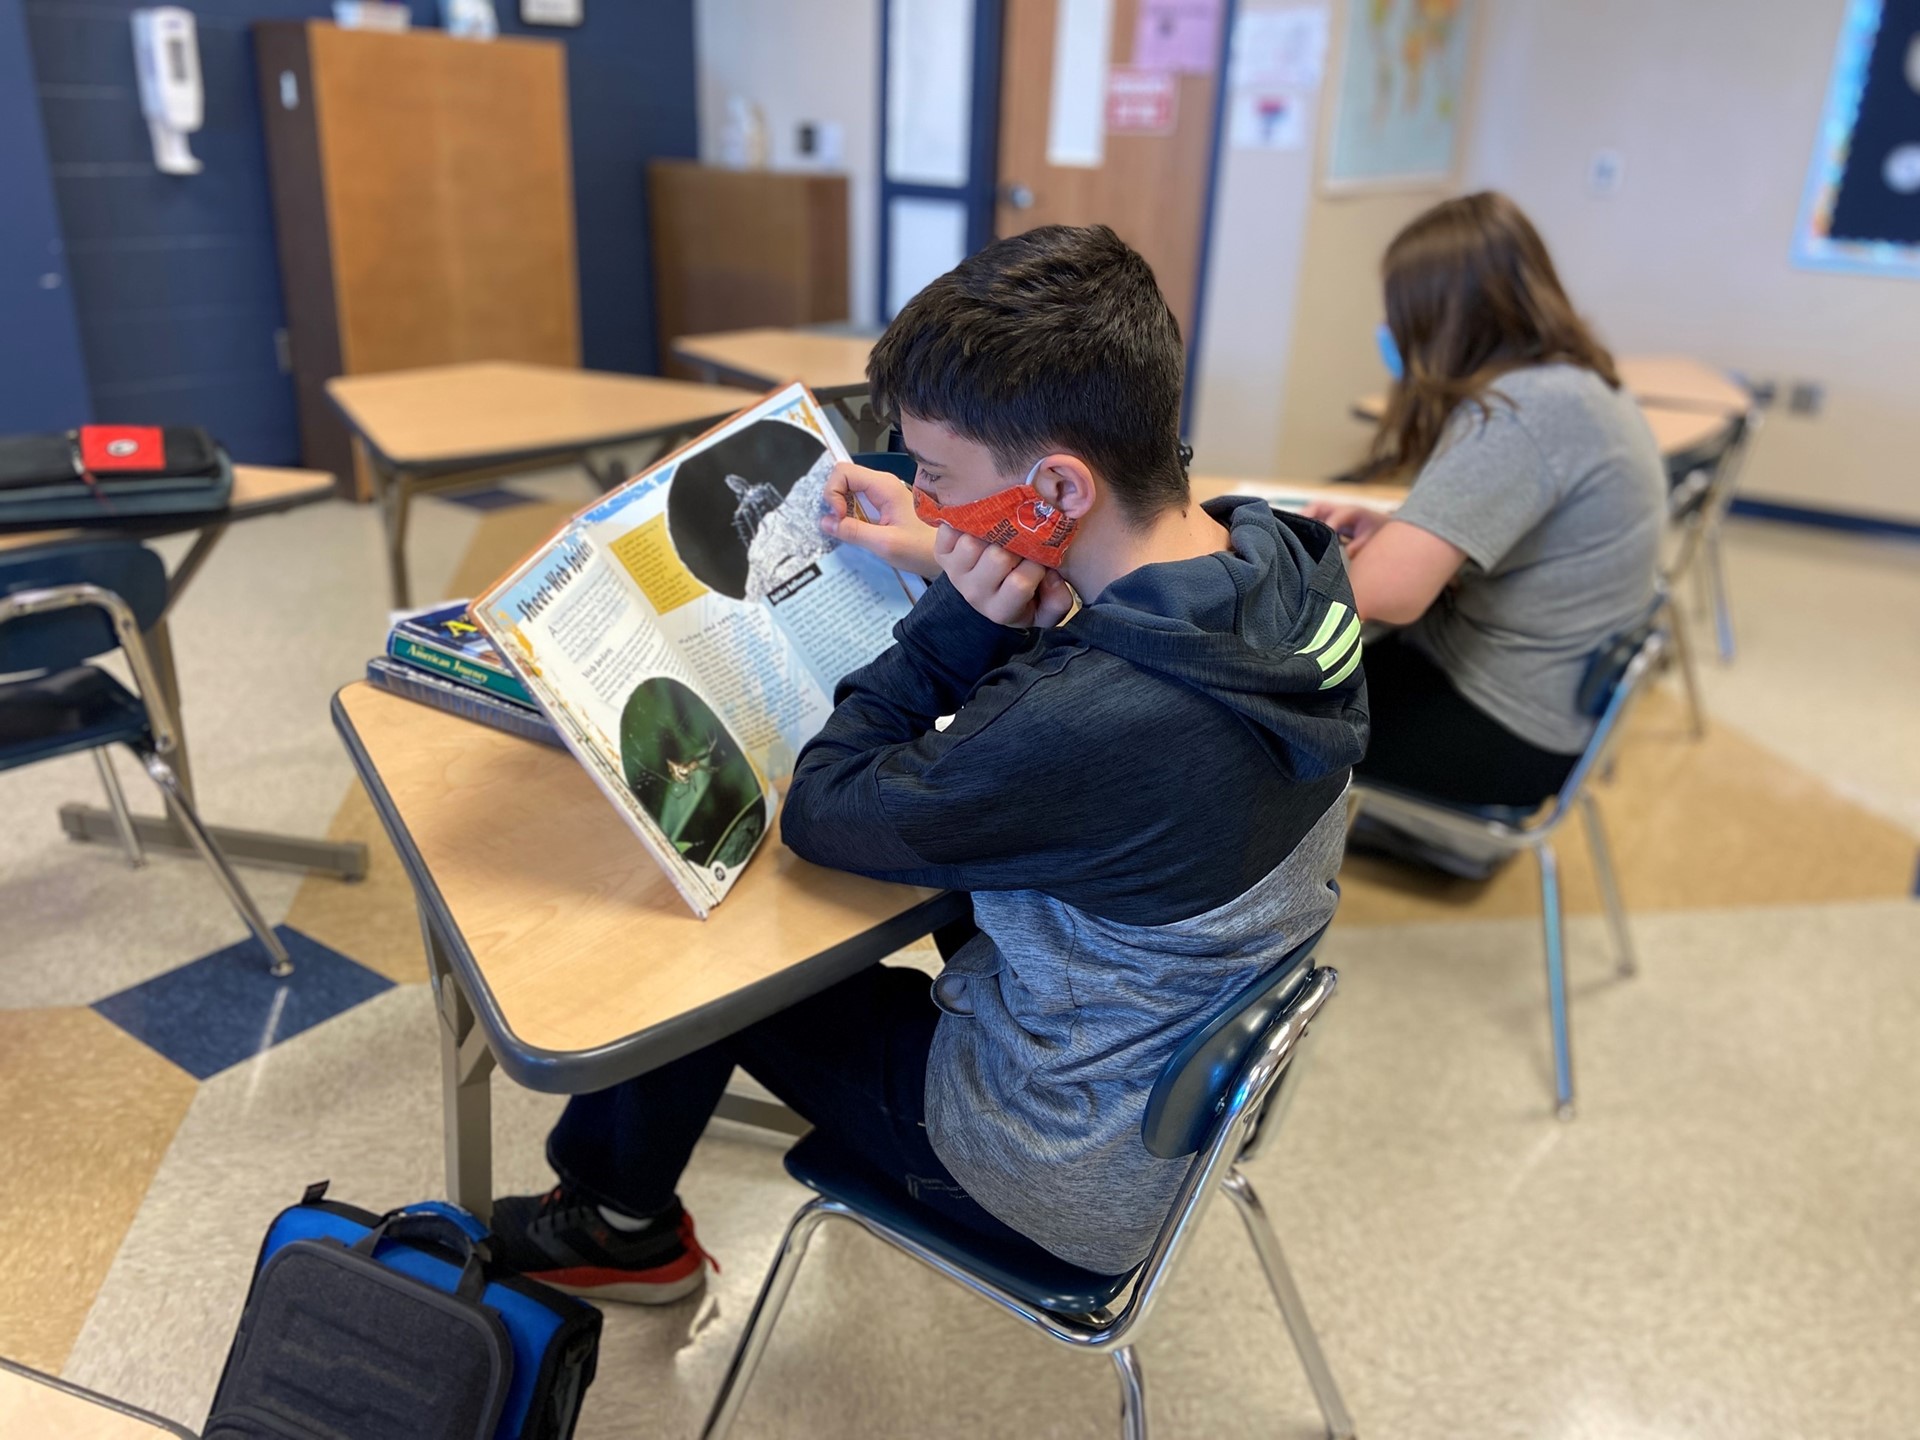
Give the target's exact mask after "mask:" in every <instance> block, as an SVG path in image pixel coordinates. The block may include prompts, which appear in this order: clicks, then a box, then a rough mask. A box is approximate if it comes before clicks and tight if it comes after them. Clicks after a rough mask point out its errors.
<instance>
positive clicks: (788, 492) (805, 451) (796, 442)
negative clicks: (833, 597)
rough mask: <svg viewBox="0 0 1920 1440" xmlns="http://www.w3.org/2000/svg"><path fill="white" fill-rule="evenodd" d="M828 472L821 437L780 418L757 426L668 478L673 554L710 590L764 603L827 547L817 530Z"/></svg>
mask: <svg viewBox="0 0 1920 1440" xmlns="http://www.w3.org/2000/svg"><path fill="white" fill-rule="evenodd" d="M832 472H833V456H832V455H831V454H830V453H829V452H828V450H827V447H826V446H825V445H823V444H821V442H820V439H819V437H818V436H816V435H814V434H812V433H811V432H810V431H807V430H805V429H802V428H801V427H800V426H798V425H792V424H789V423H787V422H786V421H784V420H759V421H756V422H755V423H753V424H751V425H749V426H747V427H746V428H745V429H743V430H741V431H739V432H738V433H737V434H733V435H729V436H727V437H726V438H725V439H724V440H721V441H719V442H718V443H717V444H715V445H713V446H712V447H710V448H709V449H706V450H703V451H701V452H700V453H699V454H697V455H689V456H688V457H687V458H686V460H685V461H683V462H682V463H681V465H680V468H679V469H678V470H676V471H675V472H674V476H673V480H672V482H671V485H670V487H669V489H668V491H667V534H668V535H669V536H670V537H671V538H672V540H673V548H674V551H675V552H676V553H677V554H678V555H679V557H680V561H681V563H682V564H684V565H685V566H686V567H687V569H689V570H690V571H692V572H693V574H694V576H695V578H697V579H698V580H699V581H700V582H701V583H702V584H704V585H705V586H707V588H708V589H710V590H717V591H719V592H720V593H721V594H722V595H730V596H732V597H733V598H734V599H735V600H760V599H764V598H765V597H766V596H767V595H768V594H770V593H771V592H773V591H775V590H777V589H778V588H779V587H780V586H781V585H782V584H784V583H785V582H787V581H788V580H791V579H792V578H793V577H794V576H796V575H798V574H800V573H801V572H803V571H804V570H805V569H806V568H807V567H808V566H809V565H811V564H812V563H813V562H814V561H815V560H817V559H819V557H820V556H822V555H824V554H826V553H827V551H829V550H831V549H832V548H833V544H834V542H833V541H832V540H831V539H829V538H828V537H827V536H825V535H822V534H821V533H820V517H821V515H822V514H824V513H825V511H826V489H827V476H828V475H830V474H831V473H832Z"/></svg>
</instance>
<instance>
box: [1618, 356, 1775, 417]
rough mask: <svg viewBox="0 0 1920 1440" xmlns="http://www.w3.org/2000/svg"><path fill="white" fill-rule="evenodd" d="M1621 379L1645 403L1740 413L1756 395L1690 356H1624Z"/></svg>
mask: <svg viewBox="0 0 1920 1440" xmlns="http://www.w3.org/2000/svg"><path fill="white" fill-rule="evenodd" d="M1618 363H1619V369H1620V379H1621V381H1622V383H1624V384H1625V385H1626V387H1627V389H1628V391H1630V392H1631V393H1632V395H1633V398H1634V399H1636V400H1638V401H1640V403H1641V404H1643V405H1659V406H1664V407H1665V408H1667V409H1669V410H1710V411H1712V412H1713V413H1714V414H1716V415H1728V416H1731V415H1738V414H1741V413H1743V412H1744V411H1745V410H1746V409H1747V407H1748V406H1749V405H1751V404H1752V403H1753V397H1752V396H1751V395H1749V394H1748V393H1747V391H1746V388H1745V387H1744V386H1742V385H1741V384H1740V383H1739V382H1738V381H1736V380H1734V379H1732V378H1731V377H1730V376H1728V375H1726V374H1724V373H1723V372H1721V371H1719V370H1716V369H1715V368H1714V367H1713V366H1711V365H1709V364H1707V363H1706V361H1704V360H1695V359H1693V358H1692V357H1691V356H1688V355H1623V356H1621V357H1620V360H1619V362H1618Z"/></svg>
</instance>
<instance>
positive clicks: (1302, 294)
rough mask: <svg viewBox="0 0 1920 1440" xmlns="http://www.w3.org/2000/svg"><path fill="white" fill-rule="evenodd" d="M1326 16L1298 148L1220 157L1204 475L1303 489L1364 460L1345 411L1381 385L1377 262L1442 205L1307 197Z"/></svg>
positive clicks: (1336, 54)
mask: <svg viewBox="0 0 1920 1440" xmlns="http://www.w3.org/2000/svg"><path fill="white" fill-rule="evenodd" d="M1248 3H1255V0H1248ZM1260 3H1261V4H1262V8H1264V0H1260ZM1328 8H1329V11H1330V20H1331V31H1332V43H1331V45H1330V46H1329V49H1328V53H1327V64H1326V76H1327V79H1326V82H1325V83H1323V84H1322V86H1321V93H1320V107H1319V108H1320V114H1319V119H1318V123H1317V125H1316V127H1315V133H1314V134H1313V136H1312V137H1311V138H1310V139H1309V141H1308V145H1307V148H1306V149H1304V150H1297V151H1257V150H1256V151H1239V150H1233V149H1228V150H1226V151H1224V152H1223V159H1222V165H1221V171H1220V187H1219V192H1218V199H1217V201H1216V209H1215V212H1214V228H1213V239H1212V245H1211V248H1210V251H1209V256H1208V261H1209V269H1208V276H1207V291H1208V293H1207V309H1206V328H1205V329H1204V330H1203V332H1202V335H1201V339H1202V342H1203V343H1202V351H1201V367H1200V385H1199V391H1198V394H1197V395H1196V397H1195V404H1194V467H1195V469H1196V471H1198V472H1200V473H1203V474H1215V475H1221V474H1229V475H1274V476H1284V477H1291V478H1300V479H1307V478H1313V477H1318V476H1325V475H1330V474H1333V473H1336V472H1337V471H1340V470H1344V469H1346V468H1348V467H1349V466H1351V465H1353V464H1354V463H1355V462H1357V461H1358V460H1359V459H1360V458H1361V457H1362V456H1363V455H1364V453H1365V451H1366V446H1367V441H1368V439H1369V438H1370V435H1371V431H1370V429H1369V427H1367V426H1365V425H1362V424H1360V423H1359V422H1358V421H1356V420H1354V419H1353V418H1352V416H1351V415H1350V414H1349V409H1350V406H1351V403H1352V401H1353V399H1354V398H1355V397H1356V396H1359V395H1363V394H1366V393H1368V392H1369V391H1373V390H1378V389H1380V388H1381V387H1382V386H1383V385H1384V384H1386V381H1387V375H1386V371H1385V370H1384V369H1383V368H1382V367H1381V364H1380V356H1379V351H1378V349H1377V348H1376V346H1375V344H1374V338H1373V337H1374V327H1375V326H1376V325H1378V324H1379V323H1380V319H1381V314H1382V311H1381V303H1380V281H1379V262H1380V253H1381V251H1383V250H1384V249H1385V248H1386V245H1387V242H1388V241H1389V240H1391V239H1392V238H1393V236H1394V233H1395V232H1396V231H1397V230H1399V228H1400V227H1401V226H1402V225H1404V224H1406V222H1407V221H1408V220H1410V219H1412V218H1413V217H1414V216H1415V215H1417V214H1418V213H1419V212H1420V211H1421V210H1423V209H1424V208H1426V207H1427V206H1428V205H1430V204H1432V203H1433V202H1434V200H1435V199H1437V198H1439V196H1440V195H1442V194H1443V193H1445V192H1444V190H1443V189H1442V188H1440V187H1432V188H1427V189H1416V190H1396V191H1390V192H1360V193H1349V194H1343V195H1324V194H1321V193H1320V192H1319V190H1318V189H1317V187H1316V183H1315V176H1316V175H1317V174H1318V171H1319V167H1320V164H1321V143H1322V137H1323V136H1324V135H1325V133H1326V131H1327V128H1328V125H1329V123H1330V117H1331V114H1332V109H1333V104H1334V101H1335V94H1334V90H1335V85H1334V78H1335V77H1337V76H1338V75H1339V73H1340V65H1341V61H1342V43H1343V40H1344V35H1345V29H1346V10H1347V4H1346V0H1333V3H1332V4H1330V5H1329V7H1328ZM1469 92H1470V94H1471V86H1470V87H1469Z"/></svg>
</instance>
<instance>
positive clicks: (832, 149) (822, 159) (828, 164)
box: [793, 120, 847, 170]
mask: <svg viewBox="0 0 1920 1440" xmlns="http://www.w3.org/2000/svg"><path fill="white" fill-rule="evenodd" d="M793 150H794V153H795V154H796V155H798V156H799V157H800V158H801V159H802V160H807V161H811V162H812V163H813V164H815V165H818V166H820V167H822V168H823V169H828V170H834V169H838V168H839V167H840V166H841V165H842V164H843V163H845V160H846V152H847V131H846V127H845V126H844V125H842V124H841V123H840V122H839V121H838V120H802V121H801V122H800V123H799V124H798V125H796V126H794V130H793Z"/></svg>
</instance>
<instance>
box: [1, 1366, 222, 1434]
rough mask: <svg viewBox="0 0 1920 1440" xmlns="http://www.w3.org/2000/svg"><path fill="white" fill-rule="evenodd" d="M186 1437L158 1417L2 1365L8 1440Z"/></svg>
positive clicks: (4, 1429) (3, 1411)
mask: <svg viewBox="0 0 1920 1440" xmlns="http://www.w3.org/2000/svg"><path fill="white" fill-rule="evenodd" d="M188 1433H189V1432H188V1431H186V1430H182V1429H180V1428H178V1427H176V1426H174V1425H172V1424H170V1423H169V1422H166V1421H163V1420H161V1419H160V1418H159V1417H157V1416H147V1415H144V1414H142V1413H141V1412H139V1411H136V1410H134V1409H132V1408H131V1407H127V1408H121V1407H119V1406H118V1405H116V1404H114V1403H113V1402H111V1401H107V1400H105V1399H101V1398H95V1397H92V1396H89V1395H88V1394H86V1393H85V1392H83V1391H80V1390H78V1389H76V1388H74V1387H70V1386H67V1385H64V1384H61V1383H60V1382H57V1381H54V1380H51V1379H48V1378H47V1377H45V1376H42V1375H39V1374H35V1373H33V1372H30V1371H25V1370H18V1369H15V1368H14V1367H13V1366H12V1365H8V1364H5V1363H3V1362H0V1435H5V1436H6V1437H8V1440H156V1437H159V1436H164V1435H186V1434H188Z"/></svg>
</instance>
